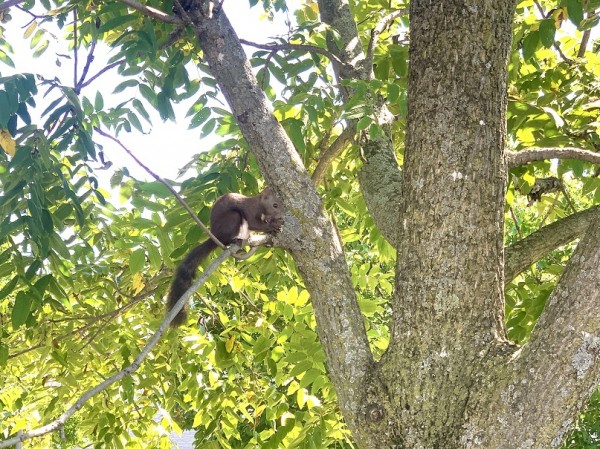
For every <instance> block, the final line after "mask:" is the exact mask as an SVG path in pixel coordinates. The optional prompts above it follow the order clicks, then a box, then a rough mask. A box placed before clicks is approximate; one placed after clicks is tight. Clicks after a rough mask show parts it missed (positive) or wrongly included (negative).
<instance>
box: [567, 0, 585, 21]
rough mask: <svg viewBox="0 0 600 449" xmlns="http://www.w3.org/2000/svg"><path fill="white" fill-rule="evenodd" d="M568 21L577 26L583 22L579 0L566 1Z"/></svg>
mask: <svg viewBox="0 0 600 449" xmlns="http://www.w3.org/2000/svg"><path fill="white" fill-rule="evenodd" d="M566 4H567V12H568V14H569V20H570V21H571V22H573V23H574V24H575V25H577V26H579V24H580V23H581V21H582V20H583V7H582V6H581V1H580V0H566Z"/></svg>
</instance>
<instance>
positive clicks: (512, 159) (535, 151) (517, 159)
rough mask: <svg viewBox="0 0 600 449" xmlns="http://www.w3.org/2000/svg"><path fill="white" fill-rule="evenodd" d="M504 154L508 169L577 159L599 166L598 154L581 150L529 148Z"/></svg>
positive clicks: (599, 155)
mask: <svg viewBox="0 0 600 449" xmlns="http://www.w3.org/2000/svg"><path fill="white" fill-rule="evenodd" d="M505 154H506V162H507V164H508V168H515V167H518V166H520V165H525V164H529V163H530V162H536V161H544V160H547V159H578V160H581V161H585V162H591V163H592V164H600V153H595V152H593V151H590V150H583V149H581V148H570V147H566V148H529V149H527V150H523V151H506V153H505Z"/></svg>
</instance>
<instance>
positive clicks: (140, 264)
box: [129, 248, 146, 274]
mask: <svg viewBox="0 0 600 449" xmlns="http://www.w3.org/2000/svg"><path fill="white" fill-rule="evenodd" d="M144 265H146V252H145V251H144V250H143V249H142V248H138V249H136V250H134V251H132V253H131V255H130V256H129V271H131V273H132V274H133V273H138V272H140V271H142V269H143V268H144Z"/></svg>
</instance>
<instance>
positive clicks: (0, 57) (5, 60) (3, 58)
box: [0, 50, 15, 69]
mask: <svg viewBox="0 0 600 449" xmlns="http://www.w3.org/2000/svg"><path fill="white" fill-rule="evenodd" d="M0 61H2V62H3V63H4V64H6V65H7V66H9V67H12V68H13V69H14V68H15V63H14V62H13V60H12V59H11V58H10V56H8V55H7V54H6V53H5V52H3V51H2V50H0Z"/></svg>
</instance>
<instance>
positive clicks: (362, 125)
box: [356, 116, 373, 131]
mask: <svg viewBox="0 0 600 449" xmlns="http://www.w3.org/2000/svg"><path fill="white" fill-rule="evenodd" d="M372 121H373V120H372V119H371V117H369V116H364V117H363V118H361V119H360V120H359V121H358V123H357V124H356V130H357V131H362V130H363V129H367V128H368V127H369V125H370V124H371V122H372Z"/></svg>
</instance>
